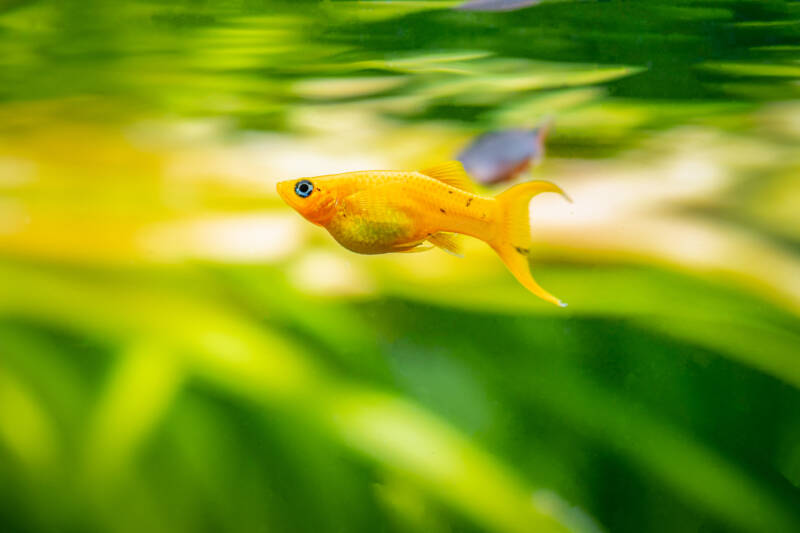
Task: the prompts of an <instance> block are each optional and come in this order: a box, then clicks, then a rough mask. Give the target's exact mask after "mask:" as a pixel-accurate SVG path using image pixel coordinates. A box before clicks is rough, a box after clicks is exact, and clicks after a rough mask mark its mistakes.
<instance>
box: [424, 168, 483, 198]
mask: <svg viewBox="0 0 800 533" xmlns="http://www.w3.org/2000/svg"><path fill="white" fill-rule="evenodd" d="M420 173H421V174H425V175H426V176H429V177H431V178H433V179H435V180H439V181H441V182H444V183H446V184H448V185H452V186H453V187H455V188H456V189H461V190H462V191H467V192H472V191H473V190H474V187H473V186H472V182H471V181H470V179H469V176H468V175H467V173H466V172H465V171H464V167H463V166H461V163H460V162H458V161H448V162H447V163H442V164H441V165H436V166H435V167H430V168H426V169H423V170H420Z"/></svg>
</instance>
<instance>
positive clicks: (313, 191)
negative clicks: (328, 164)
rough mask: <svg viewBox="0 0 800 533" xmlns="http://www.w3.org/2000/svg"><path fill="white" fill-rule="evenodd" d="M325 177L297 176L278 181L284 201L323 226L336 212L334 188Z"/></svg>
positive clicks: (279, 192)
mask: <svg viewBox="0 0 800 533" xmlns="http://www.w3.org/2000/svg"><path fill="white" fill-rule="evenodd" d="M329 181H330V180H326V179H325V178H322V177H318V178H298V179H293V180H286V181H281V182H278V185H277V189H278V194H279V195H280V197H281V198H282V199H283V201H284V202H286V203H287V204H289V206H290V207H291V208H292V209H294V210H295V211H297V212H298V213H300V214H301V215H303V217H304V218H305V219H306V220H308V221H309V222H313V223H314V224H317V225H319V226H324V225H325V224H326V223H327V222H328V221H329V220H330V219H331V218H333V215H334V214H335V212H336V189H335V187H333V186H329V185H333V184H332V183H329Z"/></svg>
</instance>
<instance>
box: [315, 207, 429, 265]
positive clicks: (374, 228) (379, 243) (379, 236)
mask: <svg viewBox="0 0 800 533" xmlns="http://www.w3.org/2000/svg"><path fill="white" fill-rule="evenodd" d="M327 230H328V232H329V233H330V234H331V236H333V238H334V239H336V241H337V242H338V243H339V244H341V245H342V246H344V247H345V248H347V249H348V250H350V251H353V252H356V253H359V254H384V253H389V252H397V251H401V250H403V249H408V248H409V247H413V246H414V245H416V244H418V243H420V242H422V241H423V240H424V238H425V236H426V233H425V232H424V230H421V229H419V228H417V225H416V224H415V223H414V220H413V219H412V218H411V217H410V216H408V215H407V214H405V213H403V212H401V211H397V210H382V211H378V210H376V212H374V213H364V212H361V213H344V214H340V215H339V216H336V217H334V219H333V220H332V221H331V223H330V224H329V225H328V226H327Z"/></svg>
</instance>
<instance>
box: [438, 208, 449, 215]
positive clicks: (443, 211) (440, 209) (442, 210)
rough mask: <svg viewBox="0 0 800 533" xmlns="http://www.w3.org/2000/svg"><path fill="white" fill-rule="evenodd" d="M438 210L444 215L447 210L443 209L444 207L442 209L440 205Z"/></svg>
mask: <svg viewBox="0 0 800 533" xmlns="http://www.w3.org/2000/svg"><path fill="white" fill-rule="evenodd" d="M439 211H441V212H442V214H444V215H446V214H447V211H445V210H444V209H442V208H441V207H440V208H439Z"/></svg>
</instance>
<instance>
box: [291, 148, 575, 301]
mask: <svg viewBox="0 0 800 533" xmlns="http://www.w3.org/2000/svg"><path fill="white" fill-rule="evenodd" d="M277 188H278V194H280V196H281V198H283V200H284V201H285V202H286V203H287V204H289V205H290V206H291V207H292V208H294V209H295V210H296V211H297V212H298V213H300V214H301V215H303V217H305V218H306V219H307V220H308V221H310V222H313V223H314V224H317V225H318V226H322V227H323V228H325V229H327V230H328V232H329V233H330V234H331V235H332V236H333V238H334V239H336V240H337V241H338V242H339V244H341V245H342V246H344V247H345V248H347V249H348V250H352V251H353V252H357V253H360V254H383V253H388V252H416V251H423V250H428V249H430V248H431V247H430V246H425V245H424V243H426V242H428V243H430V244H432V245H434V246H438V247H440V248H443V249H444V250H447V251H449V252H451V253H454V254H456V255H460V247H459V244H458V242H457V240H456V236H455V235H454V234H456V233H460V234H463V235H469V236H471V237H475V238H477V239H480V240H482V241H484V242H485V243H487V244H488V245H489V246H491V247H492V248H493V249H494V251H495V252H497V254H498V255H499V256H500V259H502V260H503V262H504V263H505V264H506V266H507V267H508V269H509V270H510V271H511V273H512V274H514V276H515V277H516V278H517V280H518V281H519V282H520V283H522V285H523V286H525V288H527V289H528V290H529V291H531V292H532V293H533V294H535V295H537V296H539V297H540V298H542V299H544V300H547V301H548V302H552V303H554V304H556V305H560V306H562V307H564V306H566V304H565V303H563V302H561V300H559V299H558V298H556V297H555V296H553V295H552V294H550V293H549V292H547V291H546V290H544V289H543V288H542V287H540V286H539V284H537V283H536V281H535V280H534V279H533V276H531V273H530V269H529V266H528V250H529V247H530V241H531V234H530V220H529V216H528V204H529V202H530V200H531V198H532V197H533V196H535V195H537V194H539V193H541V192H557V193H559V194H562V195H564V196H565V197H566V194H564V191H562V190H561V189H560V188H559V187H558V186H557V185H554V184H552V183H548V182H546V181H530V182H527V183H521V184H519V185H515V186H514V187H511V188H510V189H508V190H506V191H505V192H503V193H501V194H499V195H498V196H496V197H494V198H491V197H487V196H480V195H478V194H475V193H474V192H472V186H471V183H470V181H469V178H468V176H467V174H466V173H465V172H464V168H463V167H462V166H461V163H459V162H458V161H450V162H447V163H444V164H442V165H439V166H436V167H433V168H428V169H425V170H420V171H418V172H412V171H394V170H367V171H361V172H345V173H343V174H330V175H326V176H317V177H313V178H300V179H294V180H288V181H282V182H280V183H278V185H277ZM567 199H568V198H567Z"/></svg>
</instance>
